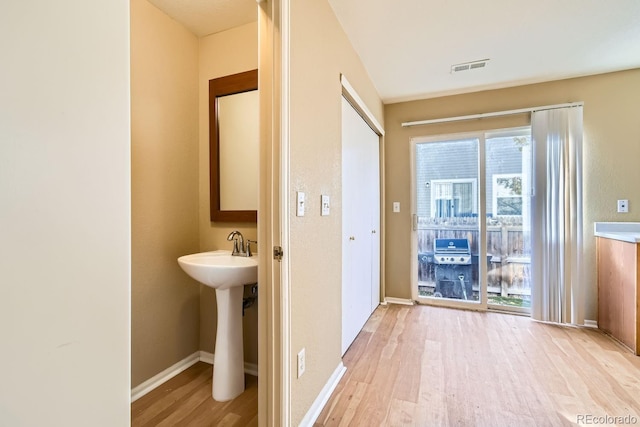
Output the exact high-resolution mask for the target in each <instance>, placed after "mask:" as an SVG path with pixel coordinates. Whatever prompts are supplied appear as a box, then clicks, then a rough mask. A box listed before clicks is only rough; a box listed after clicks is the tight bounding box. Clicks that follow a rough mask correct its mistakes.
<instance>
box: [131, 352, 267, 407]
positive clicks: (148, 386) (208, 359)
mask: <svg viewBox="0 0 640 427" xmlns="http://www.w3.org/2000/svg"><path fill="white" fill-rule="evenodd" d="M213 359H214V354H213V353H209V352H208V351H196V352H195V353H193V354H192V355H190V356H187V357H185V358H184V359H182V360H181V361H179V362H178V363H175V364H173V365H171V366H169V367H168V368H167V369H165V370H164V371H162V372H160V373H159V374H157V375H154V376H153V377H151V378H149V379H148V380H146V381H145V382H143V383H142V384H140V385H138V386H136V387H134V388H132V389H131V403H133V402H135V401H136V400H138V399H140V398H141V397H142V396H144V395H145V394H148V393H150V392H151V391H153V390H154V389H156V388H158V387H160V386H161V385H162V384H164V383H166V382H167V381H169V380H170V379H171V378H173V377H175V376H176V375H178V374H180V373H182V372H184V371H186V370H187V369H189V368H190V367H192V366H193V365H195V364H196V363H198V362H204V363H208V364H209V365H213ZM244 373H245V374H249V375H253V376H254V377H257V376H258V365H257V364H256V363H249V362H244Z"/></svg>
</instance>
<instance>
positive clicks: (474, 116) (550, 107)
mask: <svg viewBox="0 0 640 427" xmlns="http://www.w3.org/2000/svg"><path fill="white" fill-rule="evenodd" d="M583 105H584V102H569V103H566V104H555V105H544V106H541V107H529V108H520V109H517V110H505V111H494V112H492V113H481V114H469V115H467V116H456V117H444V118H441V119H429V120H418V121H415V122H404V123H402V127H410V126H422V125H430V124H434V123H447V122H460V121H463V120H473V119H483V118H487V117H500V116H510V115H513V114H524V113H532V112H534V111H542V110H554V109H557V108H567V107H582V106H583Z"/></svg>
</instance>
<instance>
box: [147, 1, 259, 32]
mask: <svg viewBox="0 0 640 427" xmlns="http://www.w3.org/2000/svg"><path fill="white" fill-rule="evenodd" d="M149 2H150V3H151V4H153V5H155V6H156V7H157V8H158V9H160V10H162V11H164V13H166V14H167V15H169V16H170V17H172V18H173V19H175V20H176V21H178V22H180V23H182V25H184V26H185V27H187V28H188V29H189V30H190V31H191V32H192V33H194V34H195V35H197V36H199V37H202V36H206V35H209V34H214V33H219V32H220V31H225V30H228V29H230V28H233V27H238V26H240V25H244V24H248V23H249V22H254V21H257V20H258V5H257V4H256V0H149Z"/></svg>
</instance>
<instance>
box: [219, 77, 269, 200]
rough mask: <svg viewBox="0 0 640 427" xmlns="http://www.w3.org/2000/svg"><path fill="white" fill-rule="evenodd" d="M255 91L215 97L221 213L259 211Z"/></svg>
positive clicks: (256, 96)
mask: <svg viewBox="0 0 640 427" xmlns="http://www.w3.org/2000/svg"><path fill="white" fill-rule="evenodd" d="M258 130H259V129H258V91H257V90H252V91H250V92H244V93H237V94H235V95H227V96H221V97H218V137H219V138H220V142H219V143H220V210H223V211H233V210H254V211H255V210H257V209H258V167H259V164H258V152H259V150H260V147H259V145H258Z"/></svg>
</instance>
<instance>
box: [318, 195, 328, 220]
mask: <svg viewBox="0 0 640 427" xmlns="http://www.w3.org/2000/svg"><path fill="white" fill-rule="evenodd" d="M320 206H322V208H321V212H320V215H322V216H327V215H329V212H330V210H331V202H330V199H329V196H327V195H326V194H323V195H321V196H320Z"/></svg>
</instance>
